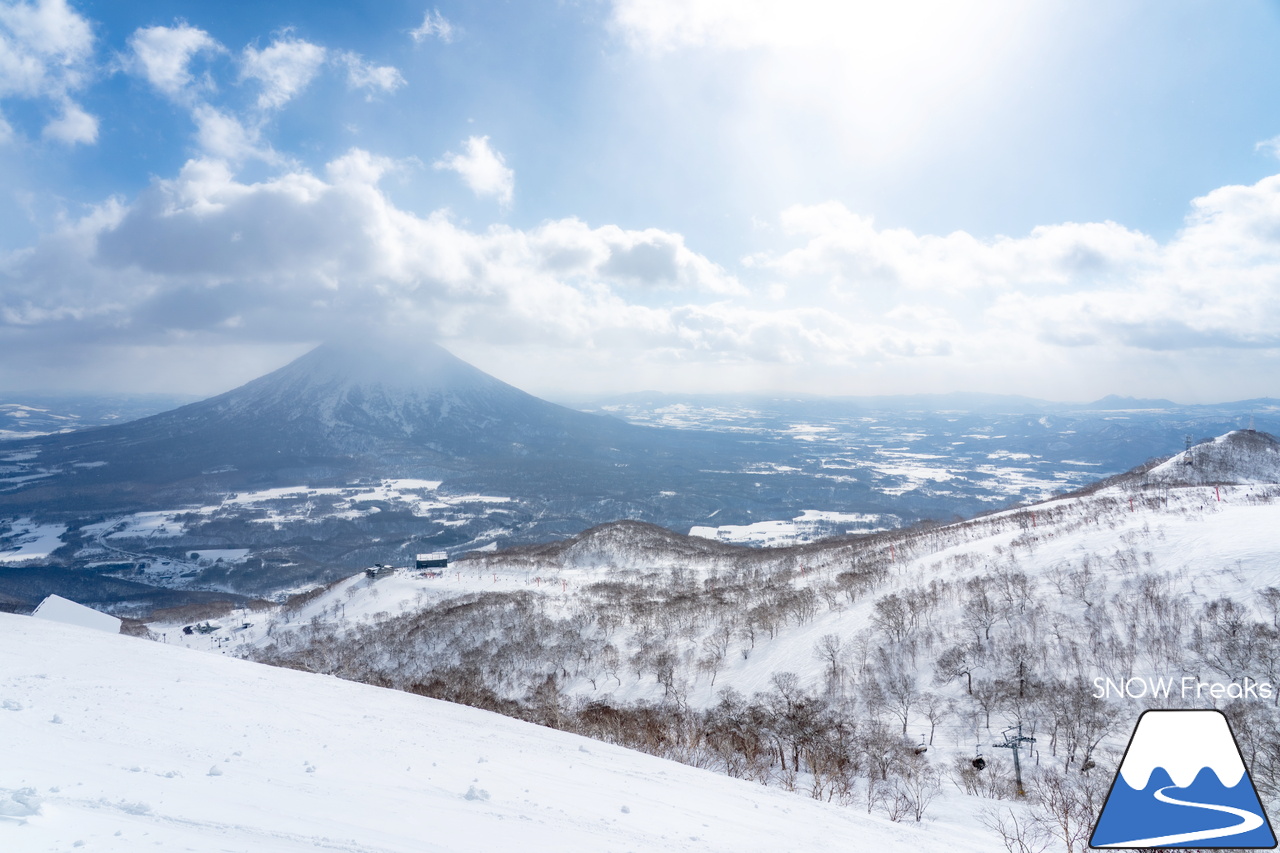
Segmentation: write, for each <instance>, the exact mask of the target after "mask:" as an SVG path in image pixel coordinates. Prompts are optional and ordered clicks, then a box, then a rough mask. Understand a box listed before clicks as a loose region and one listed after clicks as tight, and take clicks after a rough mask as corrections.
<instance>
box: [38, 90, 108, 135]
mask: <svg viewBox="0 0 1280 853" xmlns="http://www.w3.org/2000/svg"><path fill="white" fill-rule="evenodd" d="M43 134H44V137H45V138H46V139H56V140H57V141H58V142H65V143H67V144H68V145H75V144H76V143H79V142H83V143H87V144H92V143H94V142H97V141H98V119H97V118H95V117H94V116H91V115H89V114H88V113H87V112H85V111H84V110H82V109H81V108H80V105H79V104H77V103H75V102H74V101H72V100H70V99H68V100H66V101H64V102H63V103H62V115H60V116H58V117H57V118H56V119H54V120H53V121H51V122H49V123H48V124H46V125H45V126H44V131H43Z"/></svg>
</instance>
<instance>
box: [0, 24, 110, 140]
mask: <svg viewBox="0 0 1280 853" xmlns="http://www.w3.org/2000/svg"><path fill="white" fill-rule="evenodd" d="M93 44H94V38H93V30H92V28H91V27H90V26H89V22H88V21H87V20H85V19H84V18H83V17H81V16H80V15H79V14H77V13H76V12H75V10H73V9H71V8H70V7H69V6H68V5H67V3H66V2H65V0H38V2H35V3H31V2H0V98H8V97H18V98H25V99H32V100H44V101H46V102H47V103H49V104H52V105H53V106H55V107H56V108H57V109H58V111H59V116H58V117H57V118H55V119H53V120H51V121H50V122H49V123H48V125H47V126H46V127H45V129H44V136H45V137H46V138H50V139H55V140H57V141H60V142H66V143H69V144H74V143H80V142H93V141H94V140H95V139H96V138H97V120H96V119H95V118H93V117H92V116H90V115H89V114H88V113H86V112H85V111H84V109H83V108H81V107H80V105H79V104H77V103H76V102H75V101H74V100H73V99H72V97H71V93H72V92H74V91H76V90H78V89H80V88H82V87H83V86H84V85H85V83H87V82H88V79H89V75H90V73H91V71H92V64H91V60H92V57H93ZM6 126H8V125H6ZM11 132H12V128H10V133H11Z"/></svg>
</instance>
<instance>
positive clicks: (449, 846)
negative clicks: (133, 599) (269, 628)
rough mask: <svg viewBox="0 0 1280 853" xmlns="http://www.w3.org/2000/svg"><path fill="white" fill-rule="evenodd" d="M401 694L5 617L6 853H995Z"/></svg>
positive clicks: (0, 618) (1, 723) (964, 835)
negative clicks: (318, 852) (789, 852)
mask: <svg viewBox="0 0 1280 853" xmlns="http://www.w3.org/2000/svg"><path fill="white" fill-rule="evenodd" d="M979 832H980V831H979V830H977V829H975V828H970V827H967V826H963V825H959V826H958V825H956V824H954V823H952V822H950V821H947V822H937V823H925V824H923V825H914V824H913V825H906V824H894V823H890V822H889V821H887V820H885V819H883V818H877V817H867V816H866V815H864V814H862V813H860V812H859V811H857V810H855V809H851V808H842V807H839V806H835V805H830V804H826V803H820V802H816V801H813V800H810V799H806V798H804V797H802V796H798V795H795V794H787V793H784V792H782V791H779V790H776V789H770V788H764V787H761V786H759V785H756V784H752V783H749V782H744V781H739V780H734V779H729V778H727V777H724V776H720V775H718V774H715V773H711V772H706V771H701V770H697V769H694V768H690V767H685V766H683V765H679V764H675V763H672V762H668V761H664V760H661V759H658V758H653V757H651V756H647V755H643V754H640V753H636V752H631V751H628V750H625V749H621V748H618V747H613V746H609V745H607V744H603V743H598V742H595V741H591V740H587V739H584V738H581V737H578V736H576V735H571V734H567V733H563V732H557V731H553V730H550V729H545V728H541V727H538V726H534V725H530V724H527V723H522V722H519V721H516V720H512V719H508V718H505V717H501V716H498V715H495V714H490V713H487V712H484V711H479V710H475V709H472V708H467V707H463V706H458V705H450V704H447V703H443V702H437V701H434V700H430V699H425V698H422V697H418V696H413V695H410V694H406V693H400V692H395V691H391V690H383V689H379V688H375V687H369V686H366V685H361V684H355V683H351V682H345V681H339V680H337V679H333V678H326V677H323V676H316V675H309V674H305V673H301V672H295V671H291V670H284V669H277V668H273V667H268V666H261V665H257V664H253V663H248V662H245V661H241V660H237V659H234V658H230V657H223V656H221V655H210V654H206V653H201V652H195V651H191V650H186V649H181V648H176V647H172V646H165V645H162V644H159V643H152V642H147V641H144V640H138V639H133V638H129V637H124V636H113V635H109V634H103V633H101V632H98V631H90V630H87V629H83V628H77V627H74V626H68V625H60V624H56V623H50V622H44V621H41V620H36V619H31V618H29V617H23V616H12V615H8V614H0V850H3V851H6V853H27V851H32V853H34V851H57V853H67V851H77V850H85V851H128V852H129V853H137V851H143V850H162V851H166V853H169V851H219V853H221V851H245V853H249V851H252V853H271V851H302V850H306V851H316V850H330V851H355V852H356V853H374V852H375V851H377V853H383V851H406V853H408V851H412V853H425V852H426V851H516V850H519V851H556V853H566V851H593V853H594V851H601V853H603V851H620V852H621V851H634V853H644V851H654V853H657V851H680V850H699V851H705V850H717V851H719V850H723V851H756V850H758V851H770V853H777V851H780V850H804V851H841V853H847V851H850V850H876V851H887V853H893V851H903V853H907V851H911V852H912V853H915V851H919V850H941V849H946V850H948V851H950V853H965V851H985V850H990V849H991V845H992V839H991V838H989V837H983V836H982V835H981V834H979Z"/></svg>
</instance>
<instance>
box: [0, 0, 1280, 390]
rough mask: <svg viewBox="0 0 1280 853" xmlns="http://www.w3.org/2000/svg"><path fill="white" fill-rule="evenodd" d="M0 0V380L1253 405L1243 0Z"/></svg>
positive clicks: (1266, 382)
mask: <svg viewBox="0 0 1280 853" xmlns="http://www.w3.org/2000/svg"><path fill="white" fill-rule="evenodd" d="M886 5H887V4H879V3H865V4H859V3H848V2H843V3H828V2H818V1H817V0H791V2H785V3H784V2H772V0H738V2H727V0H578V2H572V1H571V0H561V2H545V3H533V2H529V3H509V2H467V3H448V2H444V3H439V4H431V5H424V4H421V3H397V2H379V3H370V4H356V3H322V2H275V3H244V2H221V3H172V2H168V3H161V2H152V3H128V4H121V3H106V2H61V0H59V1H58V2H55V0H39V2H37V1H36V0H31V2H14V0H0V122H2V123H0V198H3V199H4V202H3V204H0V388H7V389H10V390H22V389H38V388H48V389H68V390H69V389H91V390H169V391H189V392H193V393H213V392H216V391H220V390H225V389H226V388H229V387H231V386H233V385H235V384H238V383H239V382H242V381H244V380H246V379H249V378H251V377H253V376H255V375H257V374H258V373H261V372H264V371H265V370H268V369H271V368H273V367H275V366H278V365H279V364H281V363H283V362H284V361H286V360H288V359H289V358H290V357H292V356H294V355H296V354H299V353H300V352H302V351H305V350H306V349H307V348H308V347H309V346H311V345H313V344H315V343H317V342H319V341H321V340H325V339H329V338H333V337H338V336H345V335H353V334H355V335H362V334H363V335H379V336H389V337H396V338H403V339H404V340H405V341H406V343H407V344H411V342H412V341H414V340H420V339H423V338H428V337H431V338H435V339H438V340H439V341H440V342H441V343H443V344H444V345H445V346H447V347H449V348H450V349H452V350H453V351H455V352H456V353H458V354H459V355H461V356H463V357H464V358H467V359H469V360H471V361H473V362H474V363H476V364H478V365H479V366H481V367H483V368H485V369H487V370H489V371H491V372H493V373H495V374H496V375H498V376H500V377H501V378H504V379H506V380H508V381H510V382H513V383H515V384H517V385H520V386H521V387H525V388H528V389H529V390H532V391H535V392H537V393H542V394H546V395H549V396H553V397H554V396H567V395H573V394H580V393H594V392H608V391H629V390H640V389H649V388H652V389H658V390H671V391H684V390H691V391H716V390H761V391H804V392H812V393H834V394H861V393H866V394H880V393H895V392H901V393H916V392H945V391H953V390H974V391H990V392H1003V393H1022V394H1030V395H1034V396H1041V397H1050V398H1057V399H1080V400H1083V399H1092V398H1095V397H1099V396H1102V395H1104V394H1107V393H1122V394H1133V395H1139V396H1167V397H1171V398H1173V399H1177V400H1185V401H1209V400H1221V399H1227V398H1245V397H1253V396H1263V395H1275V396H1280V388H1277V387H1276V383H1275V380H1274V379H1273V377H1275V376H1276V375H1280V374H1278V373H1277V369H1276V368H1277V367H1280V364H1278V363H1277V360H1278V359H1277V355H1278V354H1280V177H1275V175H1276V173H1277V172H1280V160H1277V150H1280V143H1278V142H1276V141H1275V140H1277V139H1278V138H1280V74H1278V73H1277V72H1278V71H1280V68H1278V67H1277V66H1278V65H1280V57H1278V55H1277V54H1276V52H1275V50H1274V45H1275V44H1277V43H1280V10H1278V9H1277V6H1276V4H1271V3H1233V4H1212V3H1207V2H1128V3H1121V4H1117V3H1101V2H1071V3H1067V2H1046V3H1041V4H1025V3H1016V2H999V0H990V2H980V3H973V4H954V3H948V2H935V0H914V2H903V3H899V4H893V6H892V8H886Z"/></svg>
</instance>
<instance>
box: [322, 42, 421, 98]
mask: <svg viewBox="0 0 1280 853" xmlns="http://www.w3.org/2000/svg"><path fill="white" fill-rule="evenodd" d="M337 61H338V62H339V63H341V64H342V65H343V66H345V67H346V69H347V85H348V86H349V87H350V88H352V89H364V90H365V91H366V92H369V93H370V96H371V95H372V93H373V92H374V91H375V90H376V91H379V92H394V91H395V90H396V89H399V88H400V87H401V86H403V85H404V83H405V80H404V77H403V76H402V75H401V74H400V71H399V69H397V68H395V67H393V66H391V65H374V64H373V63H372V62H368V61H366V60H365V59H364V57H362V56H361V55H360V54H358V53H354V52H352V51H344V52H342V53H340V54H338V55H337Z"/></svg>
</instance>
